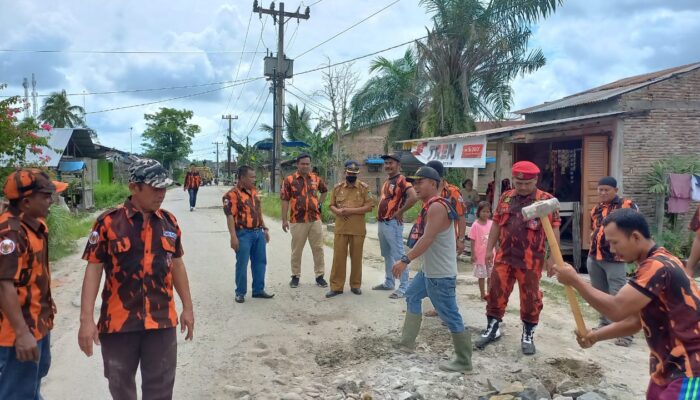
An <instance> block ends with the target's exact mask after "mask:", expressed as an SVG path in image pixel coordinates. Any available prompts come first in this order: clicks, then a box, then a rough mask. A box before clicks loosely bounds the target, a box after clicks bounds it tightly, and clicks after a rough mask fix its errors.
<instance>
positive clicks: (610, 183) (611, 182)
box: [598, 176, 617, 189]
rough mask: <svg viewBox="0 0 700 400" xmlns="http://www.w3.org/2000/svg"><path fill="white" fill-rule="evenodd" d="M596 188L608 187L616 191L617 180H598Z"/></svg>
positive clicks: (608, 178) (607, 178) (604, 178)
mask: <svg viewBox="0 0 700 400" xmlns="http://www.w3.org/2000/svg"><path fill="white" fill-rule="evenodd" d="M598 186H610V187H613V188H616V189H617V179H615V178H613V177H612V176H606V177H603V178H600V180H599V181H598Z"/></svg>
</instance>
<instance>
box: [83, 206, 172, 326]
mask: <svg viewBox="0 0 700 400" xmlns="http://www.w3.org/2000/svg"><path fill="white" fill-rule="evenodd" d="M183 254H184V251H183V248H182V241H181V232H180V227H179V226H178V224H177V220H176V219H175V217H174V216H173V215H172V214H171V213H169V212H168V211H165V210H158V211H156V212H155V213H153V214H152V215H151V217H150V218H149V219H148V220H147V221H144V218H143V214H142V213H141V212H139V211H138V210H136V209H135V208H134V206H133V204H132V203H131V200H130V199H129V200H127V201H125V202H124V204H123V205H121V206H119V207H117V208H114V209H111V210H108V211H106V212H105V213H103V214H102V215H101V216H99V217H98V218H97V221H96V222H95V225H94V227H93V230H92V233H91V234H90V237H89V238H88V243H87V245H86V246H85V252H84V253H83V259H84V260H86V261H88V262H89V263H93V264H102V266H103V268H104V271H105V284H104V288H103V289H102V308H101V311H100V320H99V322H98V324H97V328H98V330H99V332H100V333H117V332H136V331H142V330H149V329H163V328H172V327H174V326H176V325H177V313H176V310H175V301H174V298H173V276H172V260H173V258H180V257H182V256H183Z"/></svg>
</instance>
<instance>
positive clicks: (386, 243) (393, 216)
mask: <svg viewBox="0 0 700 400" xmlns="http://www.w3.org/2000/svg"><path fill="white" fill-rule="evenodd" d="M382 159H383V160H384V171H385V172H386V173H387V175H389V178H388V179H387V180H386V181H384V185H382V192H381V194H380V196H381V197H380V200H379V207H377V225H378V227H379V247H380V249H381V253H382V257H384V268H385V273H386V276H385V278H384V282H382V283H380V284H379V285H377V286H374V287H373V288H372V290H394V289H396V290H395V291H394V292H393V293H392V294H391V295H390V296H389V298H392V299H398V298H402V297H404V294H405V293H406V287H407V286H408V269H406V270H405V271H404V272H403V274H401V278H400V284H399V287H398V288H396V287H395V283H394V282H395V281H394V273H393V272H392V268H393V267H394V263H395V262H396V261H397V260H399V259H401V257H403V255H404V248H403V214H404V213H405V212H406V211H407V210H409V209H411V207H413V205H414V204H415V203H416V201H418V198H417V197H416V191H415V190H413V187H412V185H411V184H410V183H409V182H408V181H407V180H406V178H405V177H404V176H403V175H401V155H400V154H399V153H393V154H387V155H383V156H382Z"/></svg>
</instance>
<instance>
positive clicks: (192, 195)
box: [187, 189, 199, 207]
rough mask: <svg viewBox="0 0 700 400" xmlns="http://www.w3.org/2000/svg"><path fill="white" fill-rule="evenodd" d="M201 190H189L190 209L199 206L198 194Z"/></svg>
mask: <svg viewBox="0 0 700 400" xmlns="http://www.w3.org/2000/svg"><path fill="white" fill-rule="evenodd" d="M198 191H199V189H187V193H189V195H190V207H196V206H197V192H198Z"/></svg>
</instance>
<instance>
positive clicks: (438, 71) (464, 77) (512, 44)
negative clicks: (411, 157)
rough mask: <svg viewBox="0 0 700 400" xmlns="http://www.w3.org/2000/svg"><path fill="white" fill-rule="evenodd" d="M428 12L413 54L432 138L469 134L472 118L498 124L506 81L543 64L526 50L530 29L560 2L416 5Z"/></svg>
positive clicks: (434, 0) (465, 0) (431, 1)
mask: <svg viewBox="0 0 700 400" xmlns="http://www.w3.org/2000/svg"><path fill="white" fill-rule="evenodd" d="M420 3H421V4H422V5H424V6H425V7H426V8H427V9H428V11H429V12H431V13H433V17H432V20H433V23H434V26H433V28H432V29H431V30H429V31H428V37H427V40H426V41H425V42H424V43H422V42H418V54H419V57H420V62H421V63H422V64H423V66H424V69H425V73H426V74H427V77H428V81H429V85H430V99H431V103H430V108H429V110H428V112H427V121H426V122H427V123H426V126H427V130H429V131H430V133H432V134H433V135H435V136H443V135H447V134H450V133H456V132H465V131H471V130H474V121H475V120H478V119H503V118H504V116H505V114H506V113H507V112H508V111H509V110H510V106H511V104H512V100H513V91H512V88H511V86H510V82H511V81H512V79H513V78H515V77H516V76H518V75H523V74H526V73H531V72H533V71H536V70H537V69H539V68H541V67H542V66H543V65H544V64H545V57H544V55H543V54H542V51H541V50H540V49H532V50H530V49H528V41H529V39H530V37H531V35H532V31H531V30H530V25H531V24H532V23H534V22H536V21H537V20H538V19H540V18H543V17H546V16H548V15H549V14H551V13H553V12H554V11H555V9H556V7H557V6H558V5H561V3H562V0H490V1H482V0H421V1H420Z"/></svg>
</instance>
